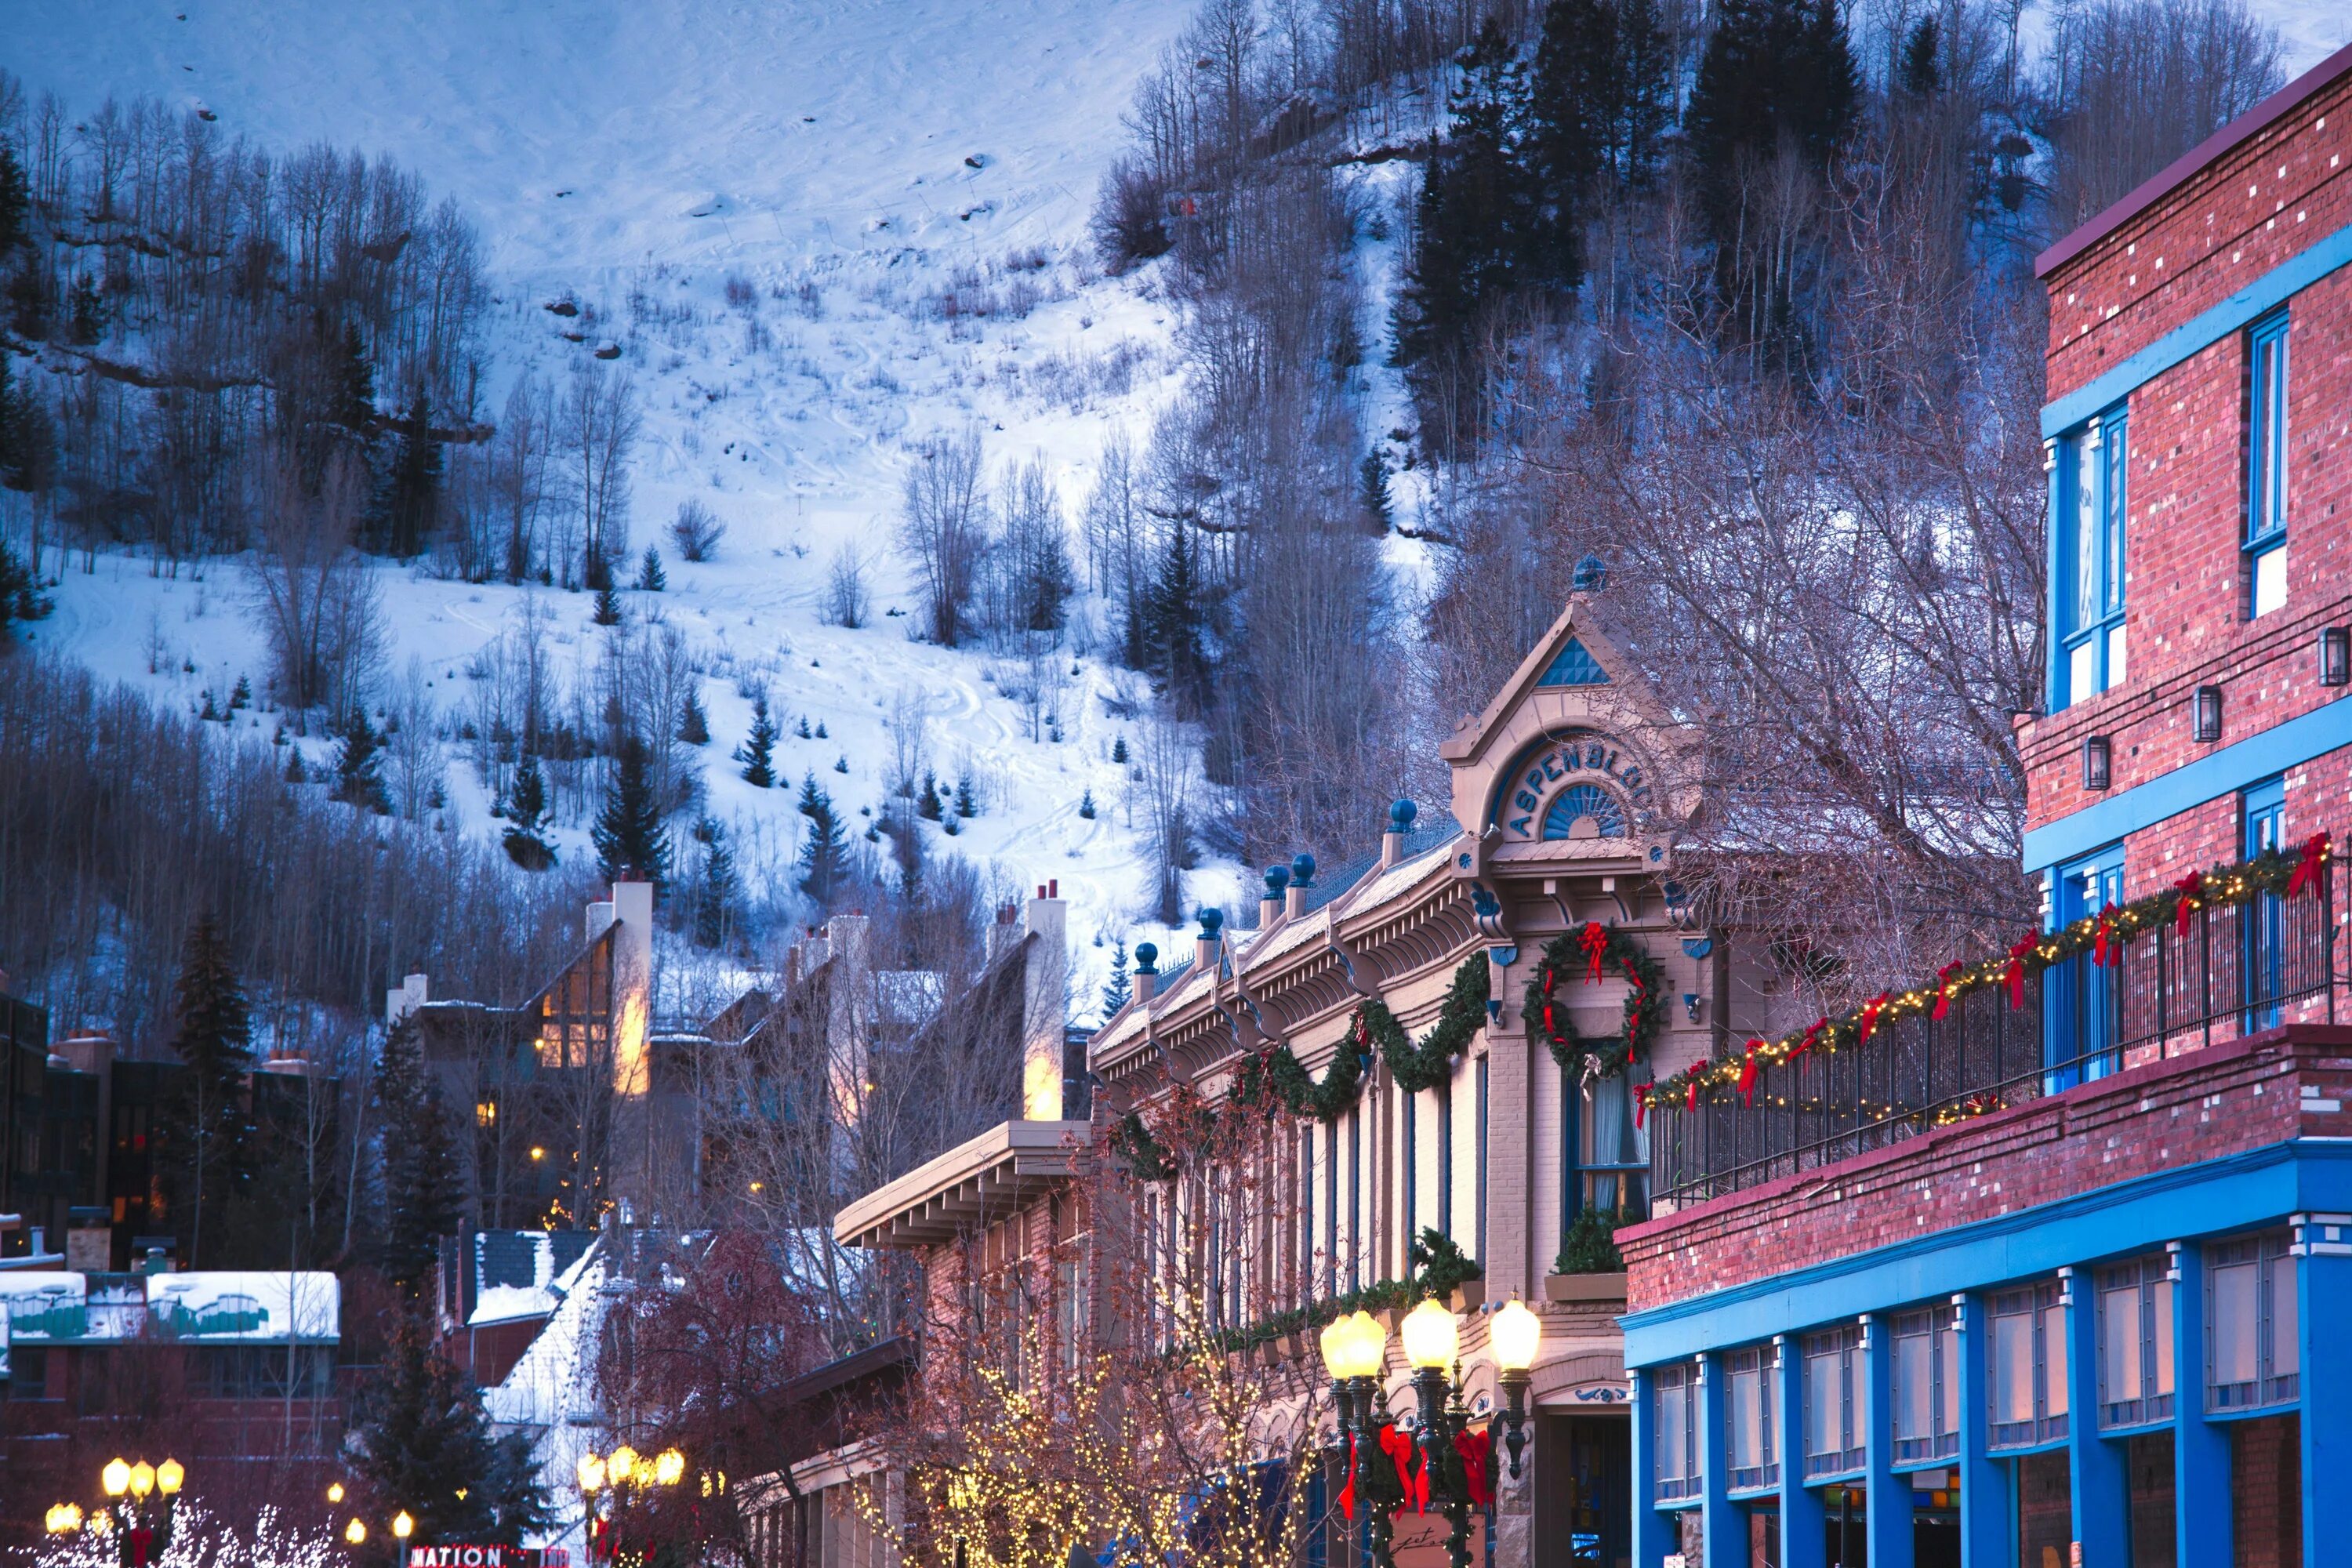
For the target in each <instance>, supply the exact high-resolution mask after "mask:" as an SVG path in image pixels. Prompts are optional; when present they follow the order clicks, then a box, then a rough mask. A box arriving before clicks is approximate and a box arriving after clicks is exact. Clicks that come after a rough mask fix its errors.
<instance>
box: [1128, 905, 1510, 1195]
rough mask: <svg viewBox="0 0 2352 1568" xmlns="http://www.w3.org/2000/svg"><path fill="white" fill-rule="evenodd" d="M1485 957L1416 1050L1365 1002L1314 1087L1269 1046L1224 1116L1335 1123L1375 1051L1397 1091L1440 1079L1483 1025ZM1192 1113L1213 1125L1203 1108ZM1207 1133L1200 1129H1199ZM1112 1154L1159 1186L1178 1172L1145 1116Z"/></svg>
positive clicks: (1375, 1004) (1135, 1117) (1288, 1055)
mask: <svg viewBox="0 0 2352 1568" xmlns="http://www.w3.org/2000/svg"><path fill="white" fill-rule="evenodd" d="M1486 997H1487V971H1486V954H1485V953H1484V952H1474V953H1472V954H1471V955H1470V956H1469V957H1467V958H1465V959H1464V960H1463V961H1462V962H1461V963H1460V964H1458V965H1456V966H1455V968H1454V982H1453V984H1451V985H1450V986H1448V987H1447V989H1446V993H1445V1002H1444V1005H1443V1006H1441V1007H1440V1008H1439V1009H1438V1014H1437V1022H1436V1024H1435V1025H1433V1026H1432V1027H1431V1029H1430V1031H1429V1033H1427V1034H1426V1035H1423V1037H1421V1041H1420V1043H1419V1044H1418V1045H1415V1044H1413V1043H1412V1040H1411V1039H1410V1038H1408V1037H1407V1036H1406V1034H1405V1031H1404V1026H1403V1025H1402V1024H1400V1023H1399V1022H1397V1016H1396V1015H1395V1014H1394V1013H1391V1011H1389V1008H1388V1005H1387V1004H1385V1003H1383V1002H1381V1001H1380V1000H1378V999H1377V998H1370V997H1368V998H1366V999H1365V1001H1364V1002H1363V1004H1362V1005H1360V1006H1359V1007H1357V1009H1356V1010H1355V1012H1354V1013H1353V1014H1352V1015H1351V1016H1349V1020H1348V1038H1349V1040H1350V1041H1351V1042H1352V1043H1353V1044H1354V1045H1355V1047H1356V1048H1355V1049H1354V1050H1352V1051H1350V1050H1346V1049H1342V1050H1340V1051H1339V1053H1337V1054H1336V1055H1335V1056H1334V1057H1333V1058H1331V1065H1330V1067H1329V1068H1327V1069H1326V1070H1325V1071H1324V1074H1323V1080H1322V1081H1321V1082H1320V1083H1318V1082H1317V1081H1315V1079H1314V1076H1313V1075H1312V1074H1310V1073H1309V1072H1308V1071H1307V1064H1306V1063H1304V1062H1302V1061H1300V1060H1299V1059H1298V1058H1297V1054H1296V1053H1295V1052H1293V1051H1292V1050H1291V1048H1290V1047H1288V1046H1269V1047H1266V1048H1265V1050H1262V1051H1260V1052H1258V1053H1257V1054H1256V1055H1255V1056H1254V1057H1251V1058H1249V1059H1248V1060H1246V1061H1244V1063H1242V1066H1241V1070H1240V1071H1239V1072H1237V1073H1235V1074H1234V1082H1233V1087H1232V1088H1231V1089H1227V1090H1226V1091H1225V1103H1226V1107H1227V1109H1228V1110H1229V1111H1237V1110H1249V1111H1254V1112H1255V1113H1256V1114H1258V1115H1260V1116H1268V1117H1270V1116H1274V1115H1276V1114H1278V1113H1281V1114H1288V1115H1291V1116H1311V1117H1313V1118H1315V1119H1316V1120H1317V1121H1325V1122H1329V1121H1338V1120H1339V1118H1340V1117H1342V1116H1344V1115H1346V1114H1347V1113H1348V1110H1349V1107H1351V1106H1353V1105H1354V1104H1355V1103H1356V1101H1357V1100H1360V1099H1361V1098H1362V1096H1363V1092H1364V1072H1365V1069H1366V1068H1369V1067H1370V1065H1371V1059H1372V1056H1373V1054H1374V1053H1375V1052H1377V1053H1379V1055H1380V1058H1381V1060H1382V1061H1384V1062H1386V1063H1387V1064H1388V1068H1389V1073H1390V1076H1391V1077H1392V1078H1394V1079H1396V1081H1397V1087H1398V1088H1400V1089H1404V1090H1405V1091H1406V1092H1407V1093H1412V1094H1417V1093H1419V1092H1420V1091H1422V1090H1423V1089H1433V1088H1435V1087H1436V1086H1437V1085H1438V1084H1440V1083H1442V1082H1444V1080H1445V1077H1446V1075H1447V1073H1448V1072H1450V1071H1451V1070H1452V1068H1453V1063H1454V1058H1456V1057H1458V1056H1460V1055H1461V1054H1462V1053H1463V1052H1464V1051H1465V1050H1466V1049H1468V1048H1469V1046H1470V1041H1471V1039H1472V1037H1474V1036H1475V1035H1476V1034H1477V1032H1478V1029H1479V1026H1481V1025H1483V1024H1485V1023H1486ZM1195 1114H1197V1115H1199V1116H1201V1117H1202V1118H1203V1119H1204V1121H1205V1120H1206V1119H1212V1118H1213V1117H1214V1116H1215V1115H1216V1114H1217V1113H1216V1112H1215V1111H1214V1110H1211V1108H1209V1107H1208V1106H1206V1105H1202V1106H1200V1107H1199V1109H1198V1110H1197V1111H1196V1112H1195ZM1204 1130H1205V1128H1204ZM1111 1142H1112V1152H1114V1153H1116V1154H1118V1156H1119V1157H1120V1158H1121V1159H1122V1160H1124V1161H1125V1162H1126V1163H1127V1168H1128V1171H1129V1174H1131V1175H1133V1176H1134V1177H1135V1178H1136V1180H1138V1181H1142V1182H1164V1181H1166V1180H1167V1179H1168V1178H1169V1177H1171V1176H1172V1175H1174V1174H1175V1173H1176V1168H1177V1166H1176V1159H1175V1156H1174V1154H1173V1153H1172V1152H1171V1151H1170V1150H1169V1149H1168V1147H1167V1145H1165V1144H1163V1143H1161V1142H1160V1141H1159V1140H1158V1139H1157V1138H1155V1137H1154V1136H1153V1135H1152V1132H1151V1130H1150V1128H1149V1127H1148V1126H1146V1125H1145V1124H1144V1121H1143V1118H1142V1117H1141V1116H1140V1115H1139V1113H1137V1112H1134V1111H1129V1113H1128V1114H1127V1115H1126V1116H1125V1117H1123V1118H1122V1119H1121V1120H1120V1121H1119V1122H1118V1126H1117V1127H1116V1128H1115V1129H1114V1130H1113V1131H1112V1134H1111Z"/></svg>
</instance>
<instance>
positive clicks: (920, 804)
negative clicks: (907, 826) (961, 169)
mask: <svg viewBox="0 0 2352 1568" xmlns="http://www.w3.org/2000/svg"><path fill="white" fill-rule="evenodd" d="M915 815H916V816H919V817H921V818H922V819H923V820H924V821H926V822H937V821H939V820H940V818H941V817H942V816H946V815H947V803H946V802H944V801H942V800H941V799H940V781H939V780H937V779H935V778H933V777H932V776H931V775H930V773H929V772H926V773H924V774H923V793H922V794H920V795H917V796H916V797H915Z"/></svg>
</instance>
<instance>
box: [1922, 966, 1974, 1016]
mask: <svg viewBox="0 0 2352 1568" xmlns="http://www.w3.org/2000/svg"><path fill="white" fill-rule="evenodd" d="M1967 967H1968V965H1967V964H1965V963H1960V962H1959V961H1958V959H1955V960H1953V961H1952V962H1951V963H1948V964H1946V965H1944V967H1943V968H1941V969H1938V970H1937V971H1936V979H1937V981H1938V982H1939V983H1940V984H1937V987H1936V1010H1935V1011H1934V1012H1932V1013H1930V1014H1928V1015H1927V1016H1929V1017H1930V1018H1941V1017H1942V1016H1944V1015H1945V1014H1947V1013H1948V1012H1950V1011H1951V1010H1952V979H1953V977H1954V976H1955V975H1957V974H1958V973H1959V972H1960V971H1961V970H1963V969H1966V968H1967Z"/></svg>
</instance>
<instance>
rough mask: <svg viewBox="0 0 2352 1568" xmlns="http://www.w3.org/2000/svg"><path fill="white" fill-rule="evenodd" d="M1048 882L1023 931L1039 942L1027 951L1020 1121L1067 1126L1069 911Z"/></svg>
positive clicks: (1032, 905)
mask: <svg viewBox="0 0 2352 1568" xmlns="http://www.w3.org/2000/svg"><path fill="white" fill-rule="evenodd" d="M1061 889H1062V885H1061V882H1060V881H1059V880H1058V879H1056V880H1054V881H1049V882H1047V883H1045V885H1044V886H1042V887H1040V888H1039V889H1037V896H1036V897H1035V898H1034V899H1032V900H1029V908H1028V910H1026V911H1025V913H1024V916H1023V919H1022V922H1021V923H1022V926H1023V928H1024V931H1026V932H1027V933H1028V934H1029V935H1030V936H1032V937H1034V938H1035V939H1036V940H1035V941H1034V942H1030V943H1028V944H1027V945H1026V946H1025V947H1024V949H1023V950H1022V972H1021V1116H1022V1120H1024V1121H1060V1120H1062V1066H1063V1064H1062V1052H1063V1047H1064V1045H1065V1043H1066V1039H1067V1036H1068V1032H1067V1028H1066V1026H1067V1024H1068V1021H1069V989H1070V946H1069V906H1068V905H1066V904H1065V903H1064V902H1063V901H1062V900H1061V899H1060V897H1059V896H1058V895H1059V894H1060V892H1061Z"/></svg>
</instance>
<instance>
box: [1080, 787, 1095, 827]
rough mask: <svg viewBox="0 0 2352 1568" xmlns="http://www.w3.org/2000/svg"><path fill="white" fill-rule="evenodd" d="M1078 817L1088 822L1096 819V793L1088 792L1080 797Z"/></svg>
mask: <svg viewBox="0 0 2352 1568" xmlns="http://www.w3.org/2000/svg"><path fill="white" fill-rule="evenodd" d="M1078 816H1081V817H1082V818H1084V819H1085V820H1087V821H1088V822H1092V821H1093V820H1094V819H1095V792H1094V791H1092V790H1088V791H1087V792H1086V793H1085V794H1084V795H1080V796H1079V797H1078Z"/></svg>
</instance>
